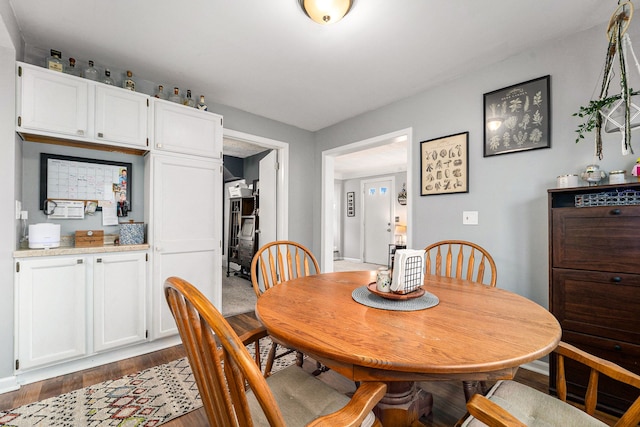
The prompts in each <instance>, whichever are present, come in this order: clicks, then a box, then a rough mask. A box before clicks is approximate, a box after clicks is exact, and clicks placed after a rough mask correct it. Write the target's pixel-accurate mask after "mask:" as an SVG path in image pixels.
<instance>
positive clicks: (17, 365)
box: [16, 359, 20, 371]
mask: <svg viewBox="0 0 640 427" xmlns="http://www.w3.org/2000/svg"><path fill="white" fill-rule="evenodd" d="M19 370H20V360H18V359H16V371H19Z"/></svg>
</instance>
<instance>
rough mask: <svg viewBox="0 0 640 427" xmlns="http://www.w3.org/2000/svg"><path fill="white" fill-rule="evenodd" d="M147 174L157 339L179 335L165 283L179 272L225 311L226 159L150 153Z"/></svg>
mask: <svg viewBox="0 0 640 427" xmlns="http://www.w3.org/2000/svg"><path fill="white" fill-rule="evenodd" d="M146 162H147V164H146V165H145V172H146V173H148V174H149V175H148V176H147V183H148V185H149V186H150V191H148V192H147V194H148V195H149V196H150V198H151V200H150V202H149V203H150V206H151V209H150V210H149V212H150V217H149V218H148V219H147V221H146V222H147V223H148V224H149V232H148V235H149V240H150V241H149V243H150V244H151V247H152V257H153V259H152V261H153V262H152V268H153V273H152V286H153V288H152V290H151V293H152V304H153V308H152V313H153V320H152V322H153V326H152V328H151V330H152V338H153V339H157V338H160V337H165V336H170V335H175V334H176V333H177V329H176V325H175V322H174V320H173V317H172V316H171V312H170V311H169V307H168V306H167V303H166V301H165V297H164V291H163V286H164V281H165V280H166V279H167V278H168V277H170V276H179V277H182V278H183V279H185V280H188V281H189V282H191V283H192V284H193V285H195V286H196V287H198V288H199V289H200V290H201V291H202V292H203V293H204V294H205V296H207V298H209V299H210V300H211V301H212V302H213V304H214V305H215V306H216V307H218V308H219V309H220V307H221V303H222V277H221V274H220V271H221V269H222V265H221V263H222V256H221V247H222V242H221V236H222V171H221V168H222V163H221V161H220V160H215V159H202V158H194V157H190V156H179V155H171V156H169V155H163V154H156V153H153V152H152V153H151V155H150V156H147V157H146Z"/></svg>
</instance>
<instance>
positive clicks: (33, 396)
mask: <svg viewBox="0 0 640 427" xmlns="http://www.w3.org/2000/svg"><path fill="white" fill-rule="evenodd" d="M228 320H229V323H231V325H232V326H233V327H234V329H235V330H236V331H237V332H238V333H239V334H241V333H243V332H245V331H247V330H251V329H253V328H254V327H255V326H256V325H258V323H257V322H258V321H257V320H256V318H255V316H254V314H253V313H245V314H240V315H236V316H233V317H230V318H228ZM184 356H185V353H184V350H183V348H182V346H176V347H171V348H168V349H165V350H161V351H157V352H154V353H149V354H146V355H143V356H138V357H134V358H130V359H126V360H122V361H120V362H115V363H111V364H108V365H103V366H99V367H96V368H92V369H88V370H85V371H80V372H75V373H72V374H68V375H63V376H60V377H56V378H52V379H49V380H46V381H41V382H37V383H32V384H27V385H25V386H22V387H21V388H20V389H19V390H16V391H13V392H9V393H4V394H0V411H3V410H8V409H12V408H15V407H18V406H21V405H25V404H27V403H32V402H37V401H39V400H43V399H47V398H49V397H53V396H57V395H59V394H62V393H68V392H70V391H73V390H76V389H78V388H83V387H87V386H90V385H93V384H96V383H99V382H102V381H106V380H109V379H114V378H119V377H121V376H123V375H127V374H131V373H135V372H138V371H141V370H143V369H147V368H149V367H152V366H156V365H160V364H163V363H167V362H170V361H172V360H175V359H178V358H180V357H184ZM303 367H304V369H306V370H308V371H309V372H312V371H313V370H314V369H315V367H316V366H315V363H309V362H306V361H305V363H304V366H303ZM318 378H320V379H321V380H323V381H325V382H327V383H328V384H330V385H331V386H332V387H334V388H336V389H338V390H341V391H343V392H345V393H348V392H351V391H353V390H354V389H355V387H354V384H353V382H352V381H350V380H347V379H346V378H344V377H342V376H340V375H338V374H336V373H335V372H333V371H328V372H325V373H323V374H321V375H320V376H319V377H318ZM516 381H519V382H522V383H524V384H527V385H529V386H531V387H534V388H536V389H538V390H541V391H544V392H546V391H547V387H548V378H547V377H546V376H544V375H540V374H536V373H534V372H531V371H528V370H526V369H519V370H518V373H517V375H516ZM420 385H421V387H422V388H424V389H425V390H427V391H429V392H431V393H432V394H433V396H434V406H433V411H432V413H431V414H430V415H429V416H428V417H424V418H423V419H421V421H422V422H423V423H424V424H425V425H426V426H428V427H448V426H453V425H454V424H455V423H456V421H458V419H460V418H461V417H462V416H463V415H464V413H465V406H464V394H463V391H462V384H461V383H460V382H458V381H455V382H431V383H420ZM606 421H607V422H611V421H612V420H606ZM164 425H165V426H168V427H194V426H206V425H208V423H207V419H206V415H205V413H204V410H203V409H202V408H201V409H198V410H195V411H193V412H191V413H189V414H187V415H184V416H182V417H179V418H177V419H175V420H173V421H170V422H168V423H166V424H164Z"/></svg>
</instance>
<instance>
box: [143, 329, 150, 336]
mask: <svg viewBox="0 0 640 427" xmlns="http://www.w3.org/2000/svg"><path fill="white" fill-rule="evenodd" d="M144 337H145V338H149V330H148V329H147V330H146V331H144Z"/></svg>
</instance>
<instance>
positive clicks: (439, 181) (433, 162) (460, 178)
mask: <svg viewBox="0 0 640 427" xmlns="http://www.w3.org/2000/svg"><path fill="white" fill-rule="evenodd" d="M468 192H469V132H462V133H457V134H453V135H449V136H444V137H441V138H435V139H430V140H428V141H422V142H421V143H420V195H421V196H433V195H436V194H453V193H468Z"/></svg>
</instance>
